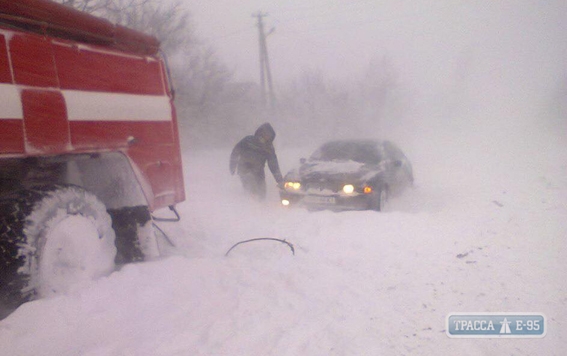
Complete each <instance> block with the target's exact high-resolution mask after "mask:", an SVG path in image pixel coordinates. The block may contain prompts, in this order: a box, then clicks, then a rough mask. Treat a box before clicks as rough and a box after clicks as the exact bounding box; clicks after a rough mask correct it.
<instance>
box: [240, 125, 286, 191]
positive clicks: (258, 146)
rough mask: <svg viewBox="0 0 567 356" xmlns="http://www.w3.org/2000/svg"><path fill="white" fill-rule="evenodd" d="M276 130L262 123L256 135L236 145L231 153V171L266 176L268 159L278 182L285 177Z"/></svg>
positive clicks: (247, 137) (245, 138)
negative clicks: (276, 143) (276, 142)
mask: <svg viewBox="0 0 567 356" xmlns="http://www.w3.org/2000/svg"><path fill="white" fill-rule="evenodd" d="M275 138H276V132H275V131H274V128H273V127H272V125H270V124H269V123H265V124H262V125H260V127H258V129H257V130H256V132H255V133H254V135H250V136H246V137H244V138H243V139H242V140H240V142H238V143H237V144H236V146H234V149H233V150H232V153H231V155H230V173H231V174H234V173H235V172H238V174H239V175H245V174H250V173H252V174H258V175H260V176H262V177H263V176H264V167H265V165H266V161H267V162H268V167H269V168H270V171H271V172H272V174H273V176H274V179H275V180H276V182H278V183H281V182H282V180H283V178H282V174H281V172H280V167H279V164H278V158H277V156H276V151H275V149H274V144H273V142H274V139H275Z"/></svg>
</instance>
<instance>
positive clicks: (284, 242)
mask: <svg viewBox="0 0 567 356" xmlns="http://www.w3.org/2000/svg"><path fill="white" fill-rule="evenodd" d="M262 240H268V241H278V242H281V243H283V244H286V245H288V246H289V249H290V250H291V253H292V255H294V256H295V249H294V248H293V244H291V243H289V242H287V241H286V240H282V239H276V238H273V237H259V238H255V239H250V240H244V241H240V242H237V243H235V244H234V245H232V247H231V248H230V249H229V250H228V251H226V253H225V254H224V255H225V256H228V254H229V253H230V251H232V249H233V248H235V247H236V246H238V245H240V244H244V243H247V242H252V241H262Z"/></svg>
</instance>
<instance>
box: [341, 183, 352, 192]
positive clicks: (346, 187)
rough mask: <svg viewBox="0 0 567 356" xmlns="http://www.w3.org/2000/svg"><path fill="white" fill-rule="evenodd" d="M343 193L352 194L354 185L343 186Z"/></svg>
mask: <svg viewBox="0 0 567 356" xmlns="http://www.w3.org/2000/svg"><path fill="white" fill-rule="evenodd" d="M343 192H345V193H346V194H352V193H353V192H354V185H352V184H345V185H344V186H343Z"/></svg>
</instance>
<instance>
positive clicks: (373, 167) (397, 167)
mask: <svg viewBox="0 0 567 356" xmlns="http://www.w3.org/2000/svg"><path fill="white" fill-rule="evenodd" d="M412 184H413V172H412V167H411V164H410V162H409V160H408V159H407V158H406V156H405V155H404V153H403V152H402V150H400V149H399V148H398V147H397V146H396V145H394V144H393V143H392V142H390V141H377V140H338V141H330V142H327V143H325V144H323V145H322V146H321V147H319V148H318V149H317V150H316V151H315V152H314V153H313V154H312V155H311V157H310V158H309V159H307V160H305V159H303V158H302V159H301V165H300V167H298V168H296V169H294V170H292V171H290V172H289V173H288V174H287V175H286V176H285V177H284V184H283V185H282V187H280V197H281V202H282V204H283V205H285V206H304V207H306V208H308V209H310V210H319V209H329V210H367V209H372V210H376V211H383V210H384V209H385V207H386V203H387V201H388V197H389V196H391V195H396V194H399V193H401V192H402V191H403V190H404V189H405V188H407V187H408V186H411V185H412Z"/></svg>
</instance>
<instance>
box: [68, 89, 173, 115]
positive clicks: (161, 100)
mask: <svg viewBox="0 0 567 356" xmlns="http://www.w3.org/2000/svg"><path fill="white" fill-rule="evenodd" d="M61 92H62V94H63V97H64V98H65V103H66V104H67V117H68V119H69V121H171V120H172V116H171V115H172V113H171V105H170V103H169V97H167V96H157V95H134V94H119V93H100V92H88V91H78V90H63V91H61Z"/></svg>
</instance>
